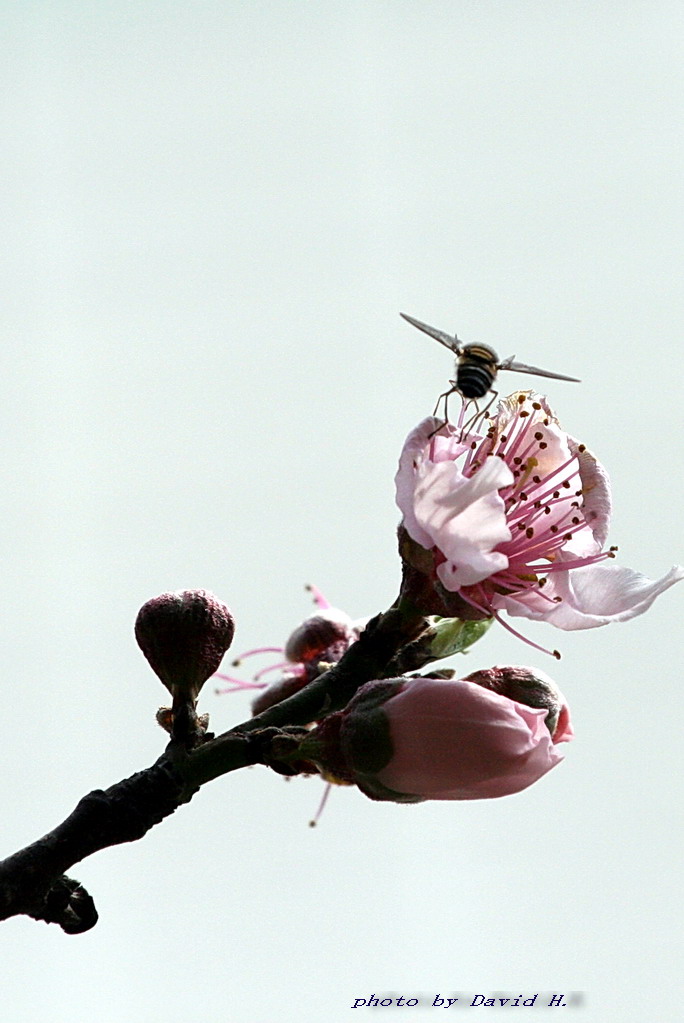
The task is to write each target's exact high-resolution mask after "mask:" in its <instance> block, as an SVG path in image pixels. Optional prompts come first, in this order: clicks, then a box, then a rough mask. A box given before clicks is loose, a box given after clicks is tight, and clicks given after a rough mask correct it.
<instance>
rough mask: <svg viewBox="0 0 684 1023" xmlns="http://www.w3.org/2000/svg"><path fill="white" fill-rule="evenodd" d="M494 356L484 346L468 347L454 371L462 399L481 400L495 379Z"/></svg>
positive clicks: (495, 366)
mask: <svg viewBox="0 0 684 1023" xmlns="http://www.w3.org/2000/svg"><path fill="white" fill-rule="evenodd" d="M496 362H497V360H496V355H495V354H494V352H493V351H491V349H489V348H486V347H485V346H484V345H482V346H480V345H468V346H467V347H466V348H465V349H464V351H463V353H462V354H461V357H460V359H459V360H458V365H457V369H456V383H457V384H458V389H459V391H460V392H461V394H462V395H463V397H464V398H483V397H484V396H485V394H486V393H487V391H489V390H490V388H491V386H492V384H493V383H494V378H495V377H496V368H497V365H496Z"/></svg>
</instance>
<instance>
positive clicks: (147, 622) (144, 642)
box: [135, 590, 235, 701]
mask: <svg viewBox="0 0 684 1023" xmlns="http://www.w3.org/2000/svg"><path fill="white" fill-rule="evenodd" d="M234 631H235V621H234V619H233V615H232V614H231V612H230V609H229V608H228V607H227V606H226V605H225V604H224V603H223V601H221V600H219V599H218V597H215V596H214V595H213V593H208V592H207V591H206V590H180V591H178V592H176V593H162V594H161V595H160V596H159V597H153V598H152V600H148V601H147V603H146V604H143V606H142V607H141V608H140V611H139V612H138V617H137V619H136V622H135V638H136V639H137V641H138V646H139V647H140V649H141V650H142V652H143V653H144V655H145V657H146V658H147V660H148V661H149V663H150V667H151V668H152V670H153V671H154V672H155V673H156V674H157V675H158V676H159V678H160V679H161V681H162V682H163V683H164V685H165V686H166V688H167V689H168V690H169V692H170V693H172V694H173V695H174V696H177V695H181V694H182V695H183V696H187V697H189V698H190V700H192V701H194V700H196V699H197V695H198V693H199V691H200V689H201V688H202V686H203V685H204V683H205V682H206V680H207V679H208V678H209V677H210V676H211V675H213V674H214V672H215V671H216V670H217V669H218V666H219V664H220V663H221V660H222V658H223V655H224V654H225V652H226V650H227V649H228V647H229V646H230V644H231V642H232V639H233V633H234Z"/></svg>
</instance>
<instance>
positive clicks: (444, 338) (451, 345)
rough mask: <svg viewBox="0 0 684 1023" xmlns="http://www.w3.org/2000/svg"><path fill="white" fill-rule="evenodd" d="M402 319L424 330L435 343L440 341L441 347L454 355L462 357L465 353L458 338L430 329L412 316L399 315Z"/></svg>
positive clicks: (433, 328)
mask: <svg viewBox="0 0 684 1023" xmlns="http://www.w3.org/2000/svg"><path fill="white" fill-rule="evenodd" d="M399 315H400V316H401V317H402V319H404V320H406V322H407V323H410V324H411V326H412V327H417V328H418V330H422V331H423V333H424V334H429V335H430V337H433V338H434V339H435V341H439V343H440V344H441V345H444V347H445V348H448V349H449V351H451V352H453V353H454V355H460V354H461V352H462V351H463V349H462V347H461V345H460V343H459V340H458V338H456V337H452V336H451V334H446V333H445V332H444V331H443V330H437V328H436V327H429V326H428V325H427V323H422V322H421V321H420V320H414V318H413V317H412V316H407V315H406V313H399Z"/></svg>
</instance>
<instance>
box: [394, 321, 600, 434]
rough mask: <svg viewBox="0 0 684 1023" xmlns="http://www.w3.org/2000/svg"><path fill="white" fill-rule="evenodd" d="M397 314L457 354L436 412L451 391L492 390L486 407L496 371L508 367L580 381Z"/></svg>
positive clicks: (472, 396) (478, 394)
mask: <svg viewBox="0 0 684 1023" xmlns="http://www.w3.org/2000/svg"><path fill="white" fill-rule="evenodd" d="M399 315H400V316H402V317H403V319H405V320H406V321H407V322H408V323H410V324H412V325H413V326H414V327H417V328H418V330H422V331H423V332H424V333H425V334H429V335H430V337H433V338H434V339H435V341H439V343H440V344H442V345H444V347H445V348H448V349H449V351H451V352H453V353H454V355H455V356H456V373H455V380H450V381H449V383H450V384H451V387H450V388H449V390H448V391H445V392H444V394H440V396H439V399H438V400H437V405H436V406H435V412H436V411H437V408H438V407H439V403H440V401H441V400H442V399H444V414H445V416H446V410H447V401H448V400H449V397H450V396H451V395H452V394H454V392H456V393H457V394H460V395H461V397H462V398H465V399H466V402H469V401H474V402H476V401H477V400H478V398H484V396H485V395H486V394H488V393H489V392H490V391H491V392H492V397H491V399H490V401H489V403H488V405H487V408H489V405H491V403H492V401H494V398H496V396H497V391H495V390H494V386H493V385H494V381H495V380H496V375H497V373H498V372H499V370H501V369H511V370H514V371H515V372H516V373H531V374H533V375H534V376H539V377H551V378H552V379H553V380H569V381H571V382H572V383H576V384H578V383H580V381H579V380H578V379H577V377H568V376H564V375H563V374H562V373H551V372H550V371H549V370H548V369H539V368H538V367H537V366H527V365H526V364H525V363H524V362H516V361H515V356H514V355H511V356H510V357H509V358H508V359H503V360H502V361H501V362H499V356H498V355H497V354H496V352H495V351H494V349H493V348H490V347H489V345H483V344H465V343H464V342H463V341H461V340H460V339H459V338H458V337H457V336H456V335H455V334H454V336H453V337H451V335H450V334H445V333H444V331H443V330H437V328H436V327H429V326H428V325H427V323H421V321H420V320H414V318H413V317H412V316H407V315H406V313H400V314H399ZM485 411H486V409H485Z"/></svg>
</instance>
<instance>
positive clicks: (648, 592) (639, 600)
mask: <svg viewBox="0 0 684 1023" xmlns="http://www.w3.org/2000/svg"><path fill="white" fill-rule="evenodd" d="M561 557H562V555H561ZM681 579H684V568H683V567H682V566H681V565H674V566H673V567H672V568H671V569H670V571H669V572H668V573H667V574H666V575H664V576H662V577H661V578H660V579H649V578H648V577H647V576H645V575H642V574H641V572H635V571H634V570H633V569H631V568H624V567H622V566H621V565H614V564H610V565H608V564H606V563H605V562H604V563H602V564H598V565H588V566H586V567H584V568H576V569H573V570H572V571H571V572H556V573H553V574H552V575H549V584H550V585H549V586H547V587H546V588H545V590H544V593H545V595H546V596H547V597H548V596H553V595H555V596H559V597H561V600H560V601H559V602H558V603H556V604H549V603H548V600H546V599H542V597H541V596H540V595H539V594H538V593H535V592H533V591H529V592H522V593H519V594H517V595H516V596H514V597H505V596H502V595H500V594H497V595H496V596H495V597H494V601H493V603H494V604H495V606H496V607H497V608H501V609H505V610H506V611H507V612H508V613H509V614H510V615H515V616H521V617H524V618H534V619H543V620H544V621H547V622H550V623H551V624H552V625H555V626H556V628H559V629H566V630H573V629H593V628H596V627H597V626H599V625H607V624H608V623H610V622H625V621H628V620H629V619H630V618H635V617H636V616H637V615H640V614H643V613H644V611H647V610H648V609H649V607H650V606H651V604H652V603H653V601H654V600H655V599H656V597H657V596H659V595H660V594H661V593H663V592H664V591H665V590H667V589H669V588H670V586H673V585H674V584H675V583H676V582H679V581H680V580H681Z"/></svg>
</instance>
